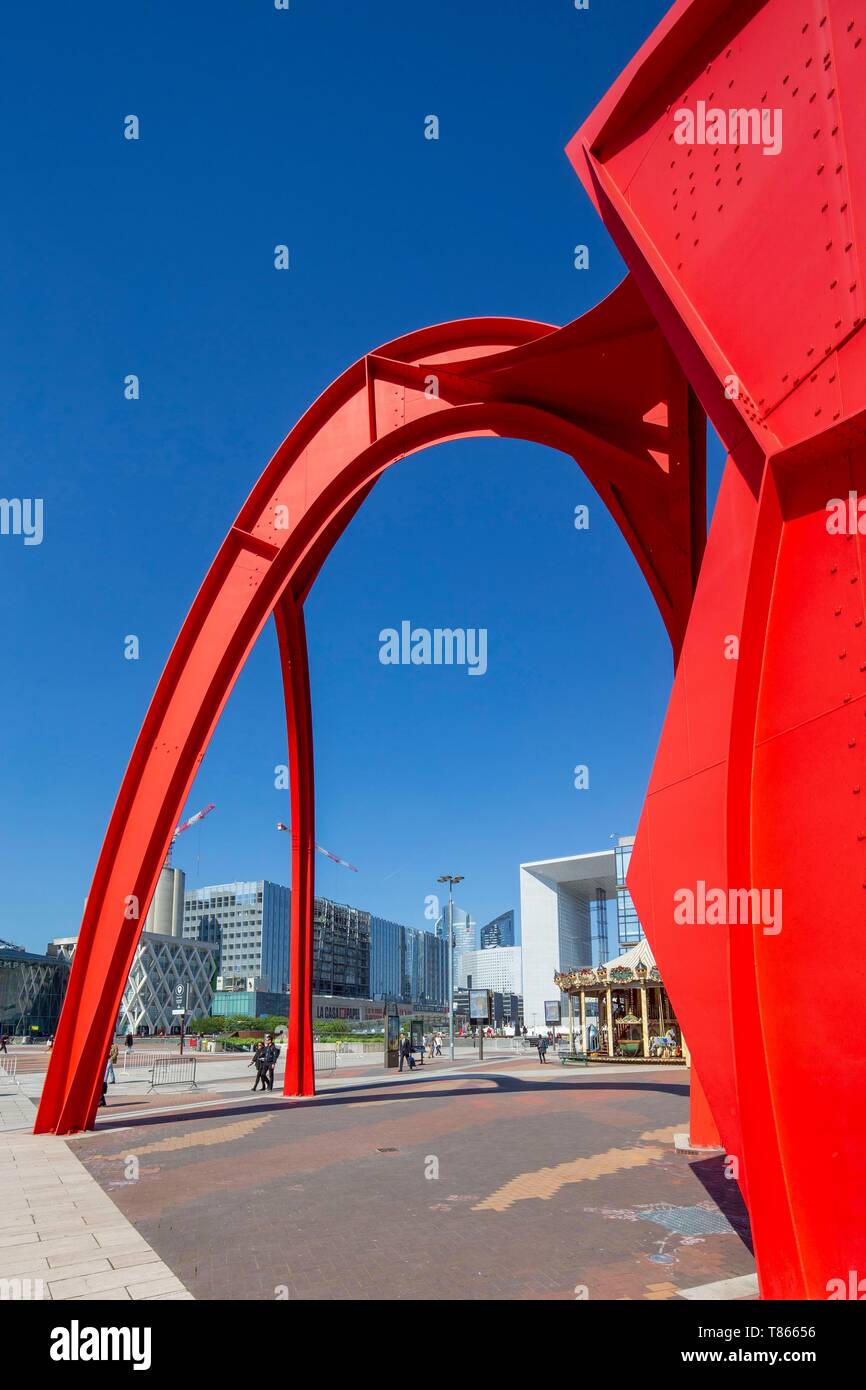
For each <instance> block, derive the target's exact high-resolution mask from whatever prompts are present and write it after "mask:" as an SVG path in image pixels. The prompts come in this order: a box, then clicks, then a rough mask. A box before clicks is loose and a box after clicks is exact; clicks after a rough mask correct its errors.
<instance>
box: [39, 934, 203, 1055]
mask: <svg viewBox="0 0 866 1390" xmlns="http://www.w3.org/2000/svg"><path fill="white" fill-rule="evenodd" d="M77 943H78V937H77V936H60V937H56V938H55V939H54V941H52V943H51V947H53V948H54V949H55V950H56V952H57V954H58V955H60V956H63V957H64V958H65V959H66V960H70V961H71V960H72V957H73V956H74V954H75V947H76V945H77ZM49 949H50V948H49ZM215 974H216V947H215V946H214V945H213V944H212V943H210V942H207V941H184V940H183V938H182V937H175V936H169V935H166V934H163V933H159V932H146V931H143V932H142V933H141V937H140V938H139V942H138V946H137V947H136V949H135V958H134V960H133V962H132V969H131V970H130V972H129V979H128V980H127V982H126V988H125V989H124V991H123V1000H122V1002H121V1005H120V1014H119V1017H118V1024H117V1029H118V1032H120V1033H141V1034H144V1035H147V1034H151V1035H152V1034H153V1033H155V1032H156V1031H157V1029H159V1028H164V1029H165V1030H166V1032H167V1033H169V1032H171V1030H172V1028H173V1027H175V1028H176V1027H177V1026H178V1023H179V1019H178V1018H177V1016H176V1015H174V1014H173V1013H172V1009H174V1008H175V1007H176V1004H175V997H174V996H175V987H176V986H177V985H183V986H184V987H185V993H184V997H185V1000H186V1001H187V1008H188V1014H187V1019H190V1018H207V1017H208V1015H209V1014H210V1010H211V1000H212V999H213V981H214V977H215Z"/></svg>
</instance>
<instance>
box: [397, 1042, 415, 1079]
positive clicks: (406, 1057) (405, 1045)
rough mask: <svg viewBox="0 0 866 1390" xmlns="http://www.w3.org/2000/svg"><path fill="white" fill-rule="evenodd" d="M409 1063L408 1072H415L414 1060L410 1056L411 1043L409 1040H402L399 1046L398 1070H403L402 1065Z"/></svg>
mask: <svg viewBox="0 0 866 1390" xmlns="http://www.w3.org/2000/svg"><path fill="white" fill-rule="evenodd" d="M404 1062H408V1063H409V1070H410V1071H414V1070H415V1058H414V1057H413V1056H412V1043H411V1040H410V1039H409V1038H404V1039H403V1041H402V1043H401V1044H400V1070H401V1071H402V1070H403V1063H404Z"/></svg>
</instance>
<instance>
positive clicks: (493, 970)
mask: <svg viewBox="0 0 866 1390" xmlns="http://www.w3.org/2000/svg"><path fill="white" fill-rule="evenodd" d="M522 956H523V952H522V949H521V947H520V946H491V947H489V948H488V949H487V950H486V951H455V953H454V983H455V984H456V985H460V986H461V987H462V986H466V987H467V988H470V989H495V990H497V991H498V993H500V994H522V993H523V961H522Z"/></svg>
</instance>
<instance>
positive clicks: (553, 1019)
mask: <svg viewBox="0 0 866 1390" xmlns="http://www.w3.org/2000/svg"><path fill="white" fill-rule="evenodd" d="M544 1021H545V1023H561V1022H562V1004H561V1003H560V1001H559V1000H558V999H545V1001H544Z"/></svg>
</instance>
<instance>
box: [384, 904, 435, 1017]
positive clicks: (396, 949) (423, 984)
mask: <svg viewBox="0 0 866 1390" xmlns="http://www.w3.org/2000/svg"><path fill="white" fill-rule="evenodd" d="M370 931H371V938H370V997H371V998H372V999H389V1000H395V1001H397V1002H398V1003H404V1004H417V1005H418V1006H419V1007H420V1008H424V1009H432V1010H437V1011H438V1010H441V1009H444V1008H445V1007H446V1000H447V997H448V944H447V942H446V941H444V940H443V939H442V938H441V937H439V936H437V935H436V934H435V933H434V932H429V931H422V930H421V929H420V928H418V927H404V926H403V925H402V924H401V923H400V922H389V921H386V919H385V918H384V917H373V918H371V921H370Z"/></svg>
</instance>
